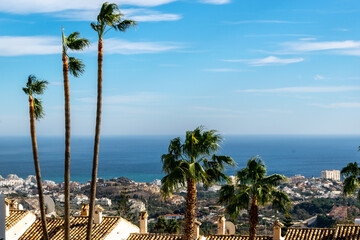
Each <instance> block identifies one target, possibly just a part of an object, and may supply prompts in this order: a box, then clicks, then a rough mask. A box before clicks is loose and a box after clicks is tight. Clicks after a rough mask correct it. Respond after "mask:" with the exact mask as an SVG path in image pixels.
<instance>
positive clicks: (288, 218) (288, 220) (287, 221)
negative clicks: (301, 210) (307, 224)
mask: <svg viewBox="0 0 360 240" xmlns="http://www.w3.org/2000/svg"><path fill="white" fill-rule="evenodd" d="M292 225H294V224H293V221H292V219H291V215H290V213H288V212H287V213H286V215H285V219H284V227H283V228H282V229H283V231H282V232H281V235H282V236H285V234H286V232H287V230H288V229H289V227H291V226H292Z"/></svg>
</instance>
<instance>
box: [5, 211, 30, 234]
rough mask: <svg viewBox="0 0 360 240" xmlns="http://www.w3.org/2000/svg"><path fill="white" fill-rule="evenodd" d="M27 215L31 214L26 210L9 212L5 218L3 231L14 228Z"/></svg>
mask: <svg viewBox="0 0 360 240" xmlns="http://www.w3.org/2000/svg"><path fill="white" fill-rule="evenodd" d="M27 214H32V213H30V212H29V211H26V210H10V216H8V217H6V218H5V229H6V230H9V229H10V228H12V227H13V226H15V225H16V224H17V223H18V222H19V221H20V220H21V219H23V218H24V217H25V216H26V215H27Z"/></svg>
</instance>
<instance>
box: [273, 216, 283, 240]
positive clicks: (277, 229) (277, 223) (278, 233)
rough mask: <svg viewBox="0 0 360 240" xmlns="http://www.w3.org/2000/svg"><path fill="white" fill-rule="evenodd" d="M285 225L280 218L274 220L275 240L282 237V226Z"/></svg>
mask: <svg viewBox="0 0 360 240" xmlns="http://www.w3.org/2000/svg"><path fill="white" fill-rule="evenodd" d="M283 226H284V224H282V223H281V222H280V221H279V220H276V221H275V222H274V225H273V227H274V230H273V240H280V239H282V238H281V228H282V227H283Z"/></svg>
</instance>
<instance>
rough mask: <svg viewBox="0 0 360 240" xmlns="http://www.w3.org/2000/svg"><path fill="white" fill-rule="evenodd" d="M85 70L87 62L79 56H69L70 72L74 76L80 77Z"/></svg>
mask: <svg viewBox="0 0 360 240" xmlns="http://www.w3.org/2000/svg"><path fill="white" fill-rule="evenodd" d="M84 71H85V64H84V63H83V62H82V61H81V60H80V59H78V58H75V57H69V72H70V74H71V75H73V76H74V77H79V76H80V75H81V74H82V73H83V72H84Z"/></svg>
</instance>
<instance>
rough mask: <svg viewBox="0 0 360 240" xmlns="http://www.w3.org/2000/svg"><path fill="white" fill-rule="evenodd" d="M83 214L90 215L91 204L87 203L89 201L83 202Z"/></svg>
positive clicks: (84, 215) (83, 215)
mask: <svg viewBox="0 0 360 240" xmlns="http://www.w3.org/2000/svg"><path fill="white" fill-rule="evenodd" d="M81 216H82V217H87V216H89V204H87V203H82V204H81Z"/></svg>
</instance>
